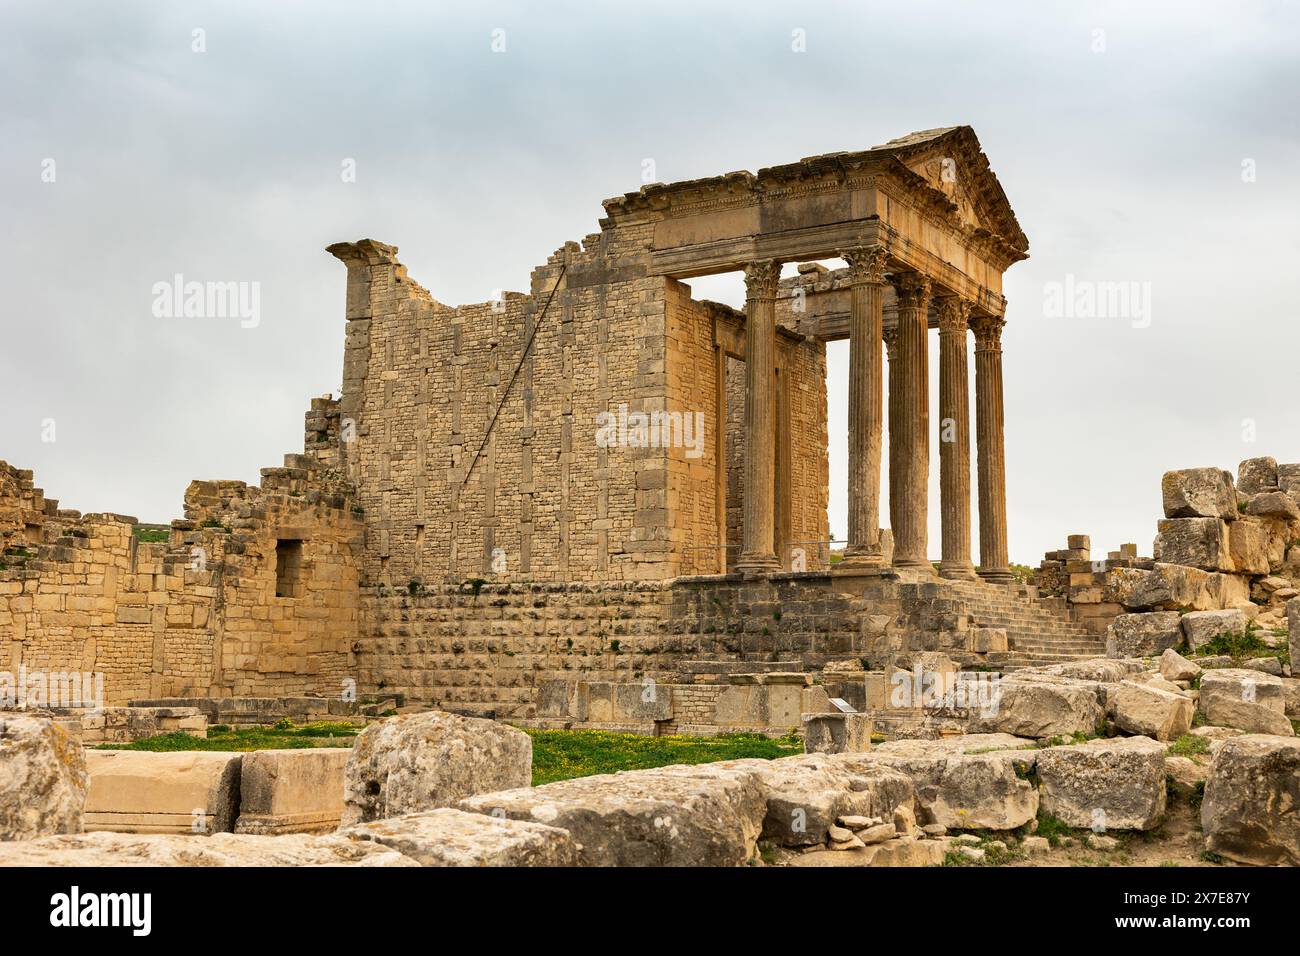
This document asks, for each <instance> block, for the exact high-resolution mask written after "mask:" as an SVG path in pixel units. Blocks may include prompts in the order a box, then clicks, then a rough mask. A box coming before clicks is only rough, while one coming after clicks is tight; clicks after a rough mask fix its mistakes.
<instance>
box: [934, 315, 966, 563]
mask: <svg viewBox="0 0 1300 956" xmlns="http://www.w3.org/2000/svg"><path fill="white" fill-rule="evenodd" d="M969 316H970V303H968V302H964V301H962V300H961V299H960V298H958V297H957V296H955V295H946V296H943V297H942V298H940V299H939V492H940V494H939V507H940V508H941V509H942V516H943V554H942V559H941V560H940V562H939V574H940V575H942V576H943V577H945V578H967V579H969V578H974V577H975V566H974V565H973V564H972V563H971V559H970V380H969V377H968V373H967V368H966V365H967V358H966V321H967V319H968V318H969Z"/></svg>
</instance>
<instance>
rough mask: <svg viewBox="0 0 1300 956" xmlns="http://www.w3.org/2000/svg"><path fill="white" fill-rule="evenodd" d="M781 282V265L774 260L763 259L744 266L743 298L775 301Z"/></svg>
mask: <svg viewBox="0 0 1300 956" xmlns="http://www.w3.org/2000/svg"><path fill="white" fill-rule="evenodd" d="M780 281H781V263H780V261H779V260H776V259H763V260H760V261H758V262H751V263H749V264H747V265H746V266H745V298H746V299H747V300H759V299H775V298H776V291H777V286H778V285H779V284H780Z"/></svg>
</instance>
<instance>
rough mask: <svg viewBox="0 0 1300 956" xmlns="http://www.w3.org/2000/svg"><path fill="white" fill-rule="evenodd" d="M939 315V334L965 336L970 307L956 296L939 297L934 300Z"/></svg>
mask: <svg viewBox="0 0 1300 956" xmlns="http://www.w3.org/2000/svg"><path fill="white" fill-rule="evenodd" d="M936 305H937V307H938V309H937V310H938V313H939V333H940V334H943V333H945V332H947V333H954V332H955V333H958V334H961V335H965V334H966V323H967V320H969V319H970V311H971V305H970V303H969V302H967V301H966V300H965V299H963V298H961V297H960V296H956V295H941V296H939V297H938V299H937V300H936Z"/></svg>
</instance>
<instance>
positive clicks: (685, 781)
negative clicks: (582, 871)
mask: <svg viewBox="0 0 1300 956" xmlns="http://www.w3.org/2000/svg"><path fill="white" fill-rule="evenodd" d="M458 807H459V809H461V810H466V811H468V812H471V813H484V814H489V815H494V816H503V817H506V818H508V819H511V820H528V821H533V822H536V823H544V824H547V825H548V826H554V827H559V828H561V829H563V830H568V831H569V833H570V834H571V835H572V836H573V839H574V840H575V841H576V842H577V843H578V844H579V846H580V850H579V855H578V860H579V864H580V865H582V866H740V865H742V864H744V863H746V862H747V861H748V860H749V859H751V858H752V857H753V856H754V854H755V849H756V844H757V840H758V837H759V834H760V833H762V831H763V819H764V817H765V816H766V815H767V804H766V801H765V799H764V791H763V787H762V784H761V783H760V782H759V779H758V776H757V774H755V773H753V772H752V771H748V770H742V769H728V768H724V767H718V766H715V765H709V764H701V765H699V766H695V767H661V768H658V769H655V770H631V771H624V772H621V773H615V774H601V775H599V776H592V777H579V778H576V779H574V780H562V781H559V782H557V783H548V784H544V785H542V786H540V787H530V788H520V789H514V790H504V791H501V792H499V793H486V794H481V795H479V796H475V797H470V798H468V799H466V800H462V801H461V802H460V803H459V805H458Z"/></svg>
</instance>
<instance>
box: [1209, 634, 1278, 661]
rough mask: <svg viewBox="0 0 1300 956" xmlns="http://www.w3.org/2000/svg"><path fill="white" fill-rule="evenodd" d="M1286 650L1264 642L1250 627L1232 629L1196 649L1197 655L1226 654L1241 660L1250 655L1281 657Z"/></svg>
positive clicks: (1213, 655)
mask: <svg viewBox="0 0 1300 956" xmlns="http://www.w3.org/2000/svg"><path fill="white" fill-rule="evenodd" d="M1287 653H1289V652H1287V651H1286V650H1284V649H1282V650H1280V649H1278V648H1276V647H1272V646H1270V645H1268V644H1265V643H1264V640H1263V638H1261V637H1260V636H1259V633H1258V632H1257V631H1256V630H1255V629H1254V628H1251V627H1247V628H1246V630H1244V631H1234V632H1232V633H1230V634H1220V635H1219V636H1218V637H1216V638H1215V639H1214V640H1212V641H1209V642H1207V643H1205V644H1202V645H1201V646H1200V647H1199V648H1198V649H1197V651H1196V656H1197V657H1218V656H1220V655H1227V656H1228V657H1231V658H1232V659H1233V660H1242V659H1245V658H1251V657H1278V658H1281V657H1283V656H1284V655H1285V654H1287Z"/></svg>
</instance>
